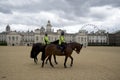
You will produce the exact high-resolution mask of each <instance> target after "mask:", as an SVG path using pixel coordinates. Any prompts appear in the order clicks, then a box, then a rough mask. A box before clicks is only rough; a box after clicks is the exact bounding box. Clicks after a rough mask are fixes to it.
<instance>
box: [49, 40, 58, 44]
mask: <svg viewBox="0 0 120 80" xmlns="http://www.w3.org/2000/svg"><path fill="white" fill-rule="evenodd" d="M58 43H59V40H55V41H53V42H51V43H50V44H58Z"/></svg>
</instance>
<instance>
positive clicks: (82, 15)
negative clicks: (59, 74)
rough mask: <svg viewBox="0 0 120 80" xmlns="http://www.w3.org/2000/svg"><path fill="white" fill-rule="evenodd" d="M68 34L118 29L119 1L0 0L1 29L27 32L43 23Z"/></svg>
mask: <svg viewBox="0 0 120 80" xmlns="http://www.w3.org/2000/svg"><path fill="white" fill-rule="evenodd" d="M48 20H50V21H51V24H52V26H53V28H54V29H55V30H57V29H65V30H66V31H67V32H69V33H75V32H78V31H79V30H80V29H86V30H88V31H92V30H94V31H95V30H97V29H105V30H107V31H109V32H114V31H116V30H120V0H0V32H2V31H4V30H5V27H6V25H7V24H10V26H11V29H12V30H17V31H27V30H35V29H37V28H40V27H41V26H44V27H45V26H46V24H47V21H48Z"/></svg>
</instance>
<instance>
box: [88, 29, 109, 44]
mask: <svg viewBox="0 0 120 80" xmlns="http://www.w3.org/2000/svg"><path fill="white" fill-rule="evenodd" d="M88 43H89V44H92V45H93V44H94V45H103V44H107V43H108V33H106V32H105V30H98V31H97V32H95V33H94V32H91V33H90V34H88Z"/></svg>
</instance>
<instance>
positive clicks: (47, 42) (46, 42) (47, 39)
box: [44, 36, 50, 44]
mask: <svg viewBox="0 0 120 80" xmlns="http://www.w3.org/2000/svg"><path fill="white" fill-rule="evenodd" d="M44 43H45V44H49V43H50V41H49V38H48V36H45V37H44Z"/></svg>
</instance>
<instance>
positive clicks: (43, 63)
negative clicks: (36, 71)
mask: <svg viewBox="0 0 120 80" xmlns="http://www.w3.org/2000/svg"><path fill="white" fill-rule="evenodd" d="M46 57H47V56H45V57H44V59H43V60H42V61H43V62H42V66H41V67H42V68H43V67H44V61H45V59H46Z"/></svg>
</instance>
